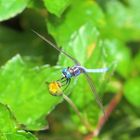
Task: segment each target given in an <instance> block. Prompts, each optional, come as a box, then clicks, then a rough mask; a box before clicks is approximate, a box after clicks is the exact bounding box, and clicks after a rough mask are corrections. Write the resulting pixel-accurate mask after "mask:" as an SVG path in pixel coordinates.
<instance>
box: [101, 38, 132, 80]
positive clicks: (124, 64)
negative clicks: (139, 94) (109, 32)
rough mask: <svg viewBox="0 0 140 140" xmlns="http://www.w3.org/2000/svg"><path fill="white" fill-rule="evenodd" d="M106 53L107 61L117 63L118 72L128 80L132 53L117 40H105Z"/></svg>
mask: <svg viewBox="0 0 140 140" xmlns="http://www.w3.org/2000/svg"><path fill="white" fill-rule="evenodd" d="M103 46H104V51H105V53H106V55H107V56H106V61H107V62H108V63H112V62H113V63H116V64H117V66H116V70H117V72H118V73H119V74H120V75H121V76H123V77H124V78H127V77H128V76H129V74H130V71H131V52H130V49H129V48H127V47H126V46H125V44H124V43H123V42H122V41H120V40H117V39H105V40H104V43H103Z"/></svg>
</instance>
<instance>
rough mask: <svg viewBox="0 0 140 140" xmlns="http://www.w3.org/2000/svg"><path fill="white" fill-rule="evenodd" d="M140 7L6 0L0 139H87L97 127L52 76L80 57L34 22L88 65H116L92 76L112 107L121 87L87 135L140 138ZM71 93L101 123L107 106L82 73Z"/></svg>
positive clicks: (125, 1)
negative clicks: (51, 88) (53, 86)
mask: <svg viewBox="0 0 140 140" xmlns="http://www.w3.org/2000/svg"><path fill="white" fill-rule="evenodd" d="M139 7H140V1H139V0H7V1H5V0H0V66H1V68H0V140H37V139H39V140H46V139H48V140H63V139H64V140H71V139H77V140H78V139H79V140H81V139H85V140H87V139H86V138H85V137H86V135H88V133H90V132H89V131H88V129H87V128H86V127H85V126H84V125H83V124H82V123H81V122H80V119H79V117H78V116H77V115H76V114H75V113H74V111H73V109H72V108H71V106H70V105H68V103H67V102H65V101H64V100H63V98H62V97H61V96H60V97H54V96H52V95H50V94H49V92H48V88H47V85H46V84H45V82H46V81H48V82H51V81H54V80H57V79H58V78H60V76H61V69H62V68H63V67H68V66H73V63H72V62H71V60H69V59H68V58H66V57H65V56H64V55H62V54H59V53H58V52H57V51H56V50H55V49H53V48H52V47H50V45H49V44H46V43H44V42H43V41H42V40H41V39H40V38H38V36H36V35H35V34H34V33H33V32H32V31H31V30H32V29H34V30H35V31H37V32H39V33H41V34H42V35H43V36H45V37H46V38H48V39H49V40H51V41H52V42H53V43H55V44H57V45H58V46H61V47H62V48H63V49H64V50H65V51H66V52H68V53H69V54H70V55H72V56H73V57H75V58H76V59H78V61H80V62H81V64H82V65H83V66H85V67H87V68H101V67H109V69H110V70H109V71H108V72H107V73H101V74H91V77H92V78H93V80H94V84H95V86H96V88H97V91H98V94H99V96H100V97H102V100H103V104H104V106H105V107H106V108H107V107H108V106H109V103H110V101H111V99H114V97H115V96H116V95H120V96H121V100H120V101H119V102H118V104H117V107H116V108H115V109H114V110H113V112H112V113H111V115H110V117H109V119H108V121H107V122H106V123H105V124H104V126H103V127H102V129H101V132H100V133H99V135H98V136H97V137H96V138H95V137H94V138H93V137H92V138H90V139H88V140H92V139H97V140H139V139H140V133H139V132H140V111H139V110H140V75H139V74H140V48H139V47H140V16H139V13H140V8H139ZM69 93H71V94H70V95H69V97H70V99H71V100H72V101H73V102H74V103H75V105H76V106H77V108H78V109H79V110H80V112H81V114H82V116H83V117H84V118H86V119H87V121H88V123H89V124H90V125H91V128H92V131H94V130H96V129H97V125H98V121H99V118H101V116H102V111H101V110H100V108H99V107H98V105H97V103H96V101H95V99H94V98H93V95H92V94H91V91H90V88H89V85H88V84H87V82H86V79H85V77H84V76H83V75H80V76H79V77H78V78H76V79H72V82H71V85H70V86H69V88H68V90H67V92H66V94H67V95H68V94H69ZM116 102H117V101H116ZM60 103H61V104H60Z"/></svg>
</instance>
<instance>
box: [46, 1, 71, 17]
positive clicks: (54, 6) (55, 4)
mask: <svg viewBox="0 0 140 140" xmlns="http://www.w3.org/2000/svg"><path fill="white" fill-rule="evenodd" d="M70 3H71V0H53V1H52V0H44V4H45V6H46V8H47V9H48V11H49V12H50V13H53V14H55V15H56V16H58V17H60V16H61V14H62V13H63V12H64V10H65V9H66V8H67V7H68V6H69V5H70Z"/></svg>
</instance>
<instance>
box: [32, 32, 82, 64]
mask: <svg viewBox="0 0 140 140" xmlns="http://www.w3.org/2000/svg"><path fill="white" fill-rule="evenodd" d="M32 31H33V32H34V33H35V34H36V35H38V36H39V37H40V38H41V39H42V40H44V41H45V42H47V43H48V44H50V45H51V46H52V47H53V48H55V49H56V50H57V51H59V52H61V53H63V54H64V55H65V56H66V57H68V58H70V59H71V60H72V61H73V62H74V63H75V64H76V65H80V63H79V62H78V61H77V60H76V59H75V58H73V57H72V56H70V55H69V54H68V53H66V52H65V51H64V50H62V49H60V48H59V47H57V46H56V45H55V44H53V43H52V42H51V41H49V40H48V39H46V38H45V37H44V36H42V35H41V34H39V33H38V32H36V31H34V30H32Z"/></svg>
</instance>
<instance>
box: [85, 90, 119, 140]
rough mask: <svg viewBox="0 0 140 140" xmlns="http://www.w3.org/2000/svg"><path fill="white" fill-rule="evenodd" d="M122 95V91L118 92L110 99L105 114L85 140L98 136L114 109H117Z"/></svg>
mask: <svg viewBox="0 0 140 140" xmlns="http://www.w3.org/2000/svg"><path fill="white" fill-rule="evenodd" d="M121 97H122V92H120V93H118V94H116V95H115V96H114V97H113V99H112V100H111V101H110V103H109V104H108V106H107V108H106V109H105V114H106V115H105V116H101V117H100V118H99V121H98V124H97V127H96V129H95V130H94V131H92V133H90V134H88V136H86V137H85V140H93V138H94V137H96V136H98V135H99V133H100V131H101V129H102V127H103V126H104V124H105V123H106V121H107V120H108V118H109V117H110V115H111V113H112V112H113V110H114V109H115V107H116V106H117V105H118V103H119V102H120V100H121Z"/></svg>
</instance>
